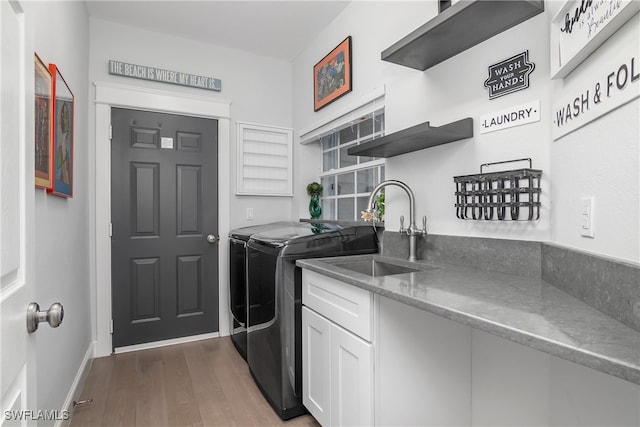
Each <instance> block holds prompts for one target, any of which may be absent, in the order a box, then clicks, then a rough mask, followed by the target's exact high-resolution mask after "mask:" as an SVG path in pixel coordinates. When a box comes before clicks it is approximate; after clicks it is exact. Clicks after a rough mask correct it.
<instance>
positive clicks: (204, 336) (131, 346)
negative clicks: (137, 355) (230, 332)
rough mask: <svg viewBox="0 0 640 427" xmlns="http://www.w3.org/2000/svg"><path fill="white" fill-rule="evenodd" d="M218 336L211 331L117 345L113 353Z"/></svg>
mask: <svg viewBox="0 0 640 427" xmlns="http://www.w3.org/2000/svg"><path fill="white" fill-rule="evenodd" d="M219 336H220V334H219V333H217V332H214V333H211V334H201V335H191V336H189V337H180V338H172V339H170V340H162V341H154V342H146V343H144V344H134V345H127V346H124V347H117V348H116V349H115V350H114V353H115V354H120V353H130V352H132V351H138V350H149V349H150V348H160V347H167V346H170V345H176V344H185V343H188V342H195V341H202V340H208V339H211V338H218V337H219Z"/></svg>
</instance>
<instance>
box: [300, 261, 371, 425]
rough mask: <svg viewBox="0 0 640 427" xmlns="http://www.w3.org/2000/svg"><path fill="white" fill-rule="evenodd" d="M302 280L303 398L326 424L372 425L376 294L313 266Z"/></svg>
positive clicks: (305, 272) (320, 420)
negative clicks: (374, 299)
mask: <svg viewBox="0 0 640 427" xmlns="http://www.w3.org/2000/svg"><path fill="white" fill-rule="evenodd" d="M302 283H303V289H302V302H303V304H304V305H305V307H303V308H302V375H303V380H302V393H303V397H302V401H303V403H304V405H305V407H306V408H307V409H308V410H309V412H311V414H312V415H313V416H314V418H316V420H317V421H318V422H319V423H320V424H322V425H323V426H346V425H350V426H356V425H363V426H371V425H373V344H372V343H371V342H369V341H367V340H365V339H363V338H362V336H365V337H366V338H368V339H370V337H371V335H372V306H373V297H372V295H371V294H370V293H369V292H367V291H364V290H362V289H359V288H356V287H353V286H351V285H347V284H345V283H342V282H339V281H337V280H333V279H331V278H328V277H325V276H322V275H319V274H316V273H313V272H309V271H307V270H304V271H303V279H302ZM354 330H355V331H357V334H356V333H354ZM358 335H360V336H358Z"/></svg>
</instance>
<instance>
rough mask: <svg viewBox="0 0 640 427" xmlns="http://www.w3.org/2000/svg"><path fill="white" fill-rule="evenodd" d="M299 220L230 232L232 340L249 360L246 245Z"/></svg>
mask: <svg viewBox="0 0 640 427" xmlns="http://www.w3.org/2000/svg"><path fill="white" fill-rule="evenodd" d="M297 224H299V223H297V222H286V221H281V222H272V223H269V224H260V225H252V226H249V227H242V228H236V229H235V230H231V232H229V312H230V319H229V322H230V326H231V341H232V342H233V345H234V346H235V348H236V349H237V350H238V352H239V353H240V355H241V356H242V357H243V358H244V360H247V308H246V307H247V281H246V277H247V270H246V266H247V263H246V256H245V251H246V246H247V242H248V241H249V238H250V237H251V236H252V235H253V234H255V233H261V232H265V231H268V230H274V229H277V228H282V227H288V226H295V225H297Z"/></svg>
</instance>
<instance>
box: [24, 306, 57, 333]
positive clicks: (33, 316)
mask: <svg viewBox="0 0 640 427" xmlns="http://www.w3.org/2000/svg"><path fill="white" fill-rule="evenodd" d="M63 317H64V308H63V307H62V304H60V303H59V302H54V303H53V304H51V307H49V310H46V311H40V306H39V305H38V304H36V303H35V302H32V303H31V304H29V307H28V308H27V331H28V332H29V333H30V334H31V333H33V332H35V331H37V330H38V324H39V323H40V322H48V323H49V326H51V327H52V328H57V327H58V326H60V324H61V323H62V318H63Z"/></svg>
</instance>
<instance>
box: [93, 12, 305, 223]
mask: <svg viewBox="0 0 640 427" xmlns="http://www.w3.org/2000/svg"><path fill="white" fill-rule="evenodd" d="M90 32H91V58H90V71H89V80H90V82H96V81H100V82H113V83H118V84H125V85H131V86H137V87H144V88H154V89H161V90H165V91H175V92H177V93H181V94H192V95H198V96H207V97H209V96H210V97H212V98H220V99H224V100H230V101H231V102H232V104H231V118H232V126H231V130H232V134H231V144H232V147H231V150H230V152H231V153H232V156H231V158H229V159H219V161H220V162H229V163H230V164H231V174H230V177H229V180H228V181H227V182H220V183H219V185H220V186H229V187H231V188H232V194H234V193H235V185H236V180H235V177H236V168H235V162H236V133H235V132H236V128H235V124H236V122H237V121H243V122H249V123H258V124H265V125H272V126H282V127H291V125H292V122H291V115H292V114H291V65H290V63H289V62H287V61H283V60H278V59H274V58H268V57H264V56H259V55H255V54H251V53H247V52H243V51H239V50H234V49H229V48H225V47H221V46H216V45H214V44H206V43H201V42H196V41H193V40H187V39H184V38H178V37H173V36H170V35H167V34H160V33H153V32H149V31H143V30H139V29H136V28H133V27H128V26H123V25H118V24H114V23H111V22H107V21H103V20H99V19H93V18H91V20H90ZM110 59H113V60H118V61H123V62H131V63H134V64H140V65H147V66H154V67H158V68H164V69H168V70H172V71H182V72H188V73H191V74H197V75H203V76H211V77H215V78H218V79H221V80H222V91H221V92H212V91H205V90H202V89H195V88H187V87H181V86H175V85H169V84H162V83H158V82H149V81H144V80H137V79H130V78H126V77H121V76H112V75H109V73H108V61H109V60H110ZM90 90H91V91H92V89H90ZM90 93H93V92H90ZM248 207H252V208H253V211H254V220H253V221H247V220H246V208H248ZM220 209H229V211H230V216H231V227H232V228H235V227H241V226H245V225H251V224H259V223H264V222H269V221H272V220H282V219H290V216H291V214H292V212H291V198H286V197H275V198H274V197H252V196H232V199H231V200H220Z"/></svg>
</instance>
